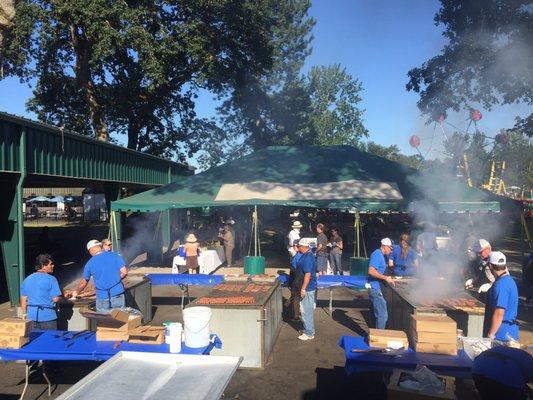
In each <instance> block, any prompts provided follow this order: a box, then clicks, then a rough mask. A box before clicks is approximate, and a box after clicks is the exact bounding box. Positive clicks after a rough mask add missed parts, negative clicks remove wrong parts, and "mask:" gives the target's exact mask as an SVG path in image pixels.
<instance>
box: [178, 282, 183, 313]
mask: <svg viewBox="0 0 533 400" xmlns="http://www.w3.org/2000/svg"><path fill="white" fill-rule="evenodd" d="M178 287H179V288H180V291H181V309H182V310H183V303H184V302H185V288H184V285H182V284H178Z"/></svg>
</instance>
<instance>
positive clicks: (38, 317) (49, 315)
mask: <svg viewBox="0 0 533 400" xmlns="http://www.w3.org/2000/svg"><path fill="white" fill-rule="evenodd" d="M20 295H21V296H26V297H28V310H27V314H28V315H27V318H28V319H31V320H32V321H37V322H45V321H53V320H56V319H57V313H56V310H55V303H54V302H53V301H52V298H53V297H57V296H61V290H60V289H59V284H58V283H57V279H56V278H55V277H54V276H52V275H50V274H47V273H45V272H34V273H33V274H31V275H30V276H28V277H27V278H26V279H24V281H23V282H22V285H21V286H20ZM37 306H41V307H37Z"/></svg>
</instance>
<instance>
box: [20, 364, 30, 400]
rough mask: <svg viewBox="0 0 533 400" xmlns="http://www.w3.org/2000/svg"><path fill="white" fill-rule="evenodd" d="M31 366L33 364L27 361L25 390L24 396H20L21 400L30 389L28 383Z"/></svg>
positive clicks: (23, 390)
mask: <svg viewBox="0 0 533 400" xmlns="http://www.w3.org/2000/svg"><path fill="white" fill-rule="evenodd" d="M31 364H32V363H31V362H30V361H26V376H25V378H24V389H22V394H21V395H20V397H19V400H22V399H23V398H24V394H26V389H27V388H28V381H29V379H30V367H31Z"/></svg>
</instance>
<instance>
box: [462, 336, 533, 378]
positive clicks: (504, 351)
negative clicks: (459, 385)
mask: <svg viewBox="0 0 533 400" xmlns="http://www.w3.org/2000/svg"><path fill="white" fill-rule="evenodd" d="M472 373H473V374H477V375H481V376H484V377H485V378H488V379H492V380H494V381H496V382H500V383H502V384H504V385H507V386H511V387H514V388H517V389H523V388H524V387H525V386H526V382H530V381H531V379H533V357H531V356H530V355H529V353H528V352H526V351H524V350H520V349H514V348H512V347H506V346H497V347H493V348H492V349H490V350H487V351H484V352H483V353H481V354H480V355H479V356H477V357H476V359H475V360H474V364H473V365H472Z"/></svg>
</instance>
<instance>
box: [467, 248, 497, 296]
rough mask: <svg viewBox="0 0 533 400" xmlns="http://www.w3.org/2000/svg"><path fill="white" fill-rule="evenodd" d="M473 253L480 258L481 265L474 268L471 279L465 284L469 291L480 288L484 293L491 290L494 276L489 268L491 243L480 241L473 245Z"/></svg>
mask: <svg viewBox="0 0 533 400" xmlns="http://www.w3.org/2000/svg"><path fill="white" fill-rule="evenodd" d="M471 251H472V252H473V253H475V254H476V255H477V256H478V257H479V263H477V264H476V265H475V266H474V267H473V271H472V272H471V275H473V276H472V277H471V278H470V279H468V280H467V281H466V282H465V287H466V288H467V289H469V288H471V287H473V286H475V287H479V290H478V291H479V292H480V293H482V292H483V293H484V292H487V291H488V290H489V289H490V286H491V284H492V282H494V276H493V275H492V273H491V270H490V268H489V257H490V254H491V252H492V248H491V245H490V243H489V242H488V241H487V240H485V239H478V240H476V241H475V242H474V244H473V245H472V248H471Z"/></svg>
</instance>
